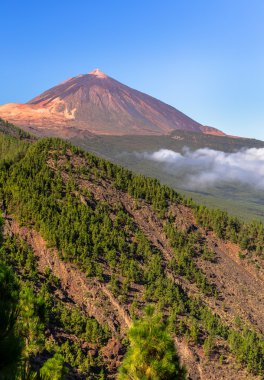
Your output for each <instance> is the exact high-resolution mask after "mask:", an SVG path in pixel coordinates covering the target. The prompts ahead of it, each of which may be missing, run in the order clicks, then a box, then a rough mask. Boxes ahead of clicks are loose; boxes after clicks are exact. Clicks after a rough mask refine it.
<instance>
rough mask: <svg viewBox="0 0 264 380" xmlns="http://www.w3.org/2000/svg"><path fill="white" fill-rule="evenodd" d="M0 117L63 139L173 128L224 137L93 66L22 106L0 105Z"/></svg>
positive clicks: (163, 132) (157, 132) (154, 132)
mask: <svg viewBox="0 0 264 380" xmlns="http://www.w3.org/2000/svg"><path fill="white" fill-rule="evenodd" d="M0 117H2V118H4V119H7V120H9V121H10V122H13V123H15V124H17V125H19V126H23V127H25V128H33V130H34V131H35V133H37V134H40V135H46V136H54V135H57V136H59V137H64V138H68V137H73V136H82V135H83V134H88V135H91V134H96V135H166V134H168V133H170V132H172V131H174V130H184V131H192V132H200V133H205V134H213V135H224V133H223V132H221V131H219V130H217V129H215V128H211V127H207V126H203V125H201V124H200V123H198V122H196V121H194V120H192V119H191V118H190V117H188V116H186V115H184V114H183V113H182V112H180V111H178V110H177V109H175V108H174V107H172V106H169V105H168V104H165V103H163V102H161V101H160V100H157V99H155V98H153V97H151V96H149V95H146V94H144V93H142V92H140V91H137V90H134V89H132V88H130V87H128V86H125V85H124V84H122V83H120V82H118V81H116V80H115V79H113V78H110V77H108V76H107V75H106V74H104V73H102V72H101V71H100V70H98V69H96V70H94V71H92V72H91V73H89V74H84V75H79V76H77V77H74V78H71V79H69V80H66V81H65V82H63V83H61V84H59V85H58V86H55V87H53V88H51V89H49V90H47V91H45V92H44V93H43V94H41V95H39V96H37V97H35V98H34V99H32V100H31V101H29V102H28V103H27V104H6V105H2V106H0Z"/></svg>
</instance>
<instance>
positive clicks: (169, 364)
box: [118, 307, 186, 380]
mask: <svg viewBox="0 0 264 380" xmlns="http://www.w3.org/2000/svg"><path fill="white" fill-rule="evenodd" d="M128 336H129V340H130V348H129V350H128V352H127V354H126V355H125V358H124V361H123V363H122V365H121V367H120V369H119V374H118V380H165V379H166V380H170V379H171V380H184V379H186V375H185V368H184V367H182V366H181V364H180V361H179V357H178V355H177V352H176V348H175V344H174V341H173V339H172V338H171V336H170V335H169V333H168V330H167V326H166V325H165V323H164V322H163V321H162V318H161V316H160V315H158V314H155V313H154V309H153V308H152V307H148V308H147V309H146V314H145V316H144V318H143V319H141V320H138V321H136V322H134V324H133V325H132V327H131V328H130V330H129V333H128Z"/></svg>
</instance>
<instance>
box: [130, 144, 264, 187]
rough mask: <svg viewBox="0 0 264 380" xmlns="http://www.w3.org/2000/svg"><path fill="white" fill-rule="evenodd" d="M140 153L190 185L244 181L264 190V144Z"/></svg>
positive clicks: (199, 185)
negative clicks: (226, 149)
mask: <svg viewBox="0 0 264 380" xmlns="http://www.w3.org/2000/svg"><path fill="white" fill-rule="evenodd" d="M136 155H137V157H140V158H145V159H148V160H152V161H155V162H160V163H161V164H162V165H163V167H164V170H166V171H168V172H169V173H170V174H173V175H175V177H178V178H181V181H182V185H183V186H185V187H188V188H190V189H204V188H207V187H210V186H214V185H217V184H221V183H224V182H240V183H241V184H244V185H249V186H251V187H254V188H256V189H260V190H264V148H260V149H257V148H250V149H242V150H240V151H238V152H234V153H225V152H222V151H217V150H213V149H209V148H202V149H197V150H195V151H191V150H190V149H188V148H184V149H183V151H182V153H178V152H174V151H173V150H168V149H160V150H158V151H156V152H152V153H148V152H145V153H136Z"/></svg>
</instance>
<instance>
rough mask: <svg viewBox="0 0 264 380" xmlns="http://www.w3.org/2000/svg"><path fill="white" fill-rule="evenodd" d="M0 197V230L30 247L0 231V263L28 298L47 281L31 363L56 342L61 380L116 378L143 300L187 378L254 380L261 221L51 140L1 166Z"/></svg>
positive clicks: (259, 365) (259, 349)
mask: <svg viewBox="0 0 264 380" xmlns="http://www.w3.org/2000/svg"><path fill="white" fill-rule="evenodd" d="M0 158H2V157H0ZM0 194H1V198H2V200H3V208H4V214H5V225H6V236H10V238H11V239H13V240H14V239H17V241H20V242H22V243H23V247H24V249H25V246H28V250H29V251H30V252H31V256H30V255H29V254H26V253H25V255H28V256H29V257H31V259H29V257H28V259H26V257H24V258H23V260H22V259H21V257H20V256H21V249H20V251H19V250H18V252H20V256H19V255H17V254H16V249H14V242H13V243H12V244H13V245H12V244H11V242H10V241H9V240H8V239H7V243H6V244H7V248H6V249H7V253H8V252H9V254H6V255H5V254H4V251H1V256H0V258H1V260H5V261H6V262H7V263H8V264H9V265H12V266H13V267H14V268H15V270H16V271H17V273H18V275H19V276H20V277H21V281H26V280H27V281H31V283H33V285H32V288H33V289H34V292H35V293H36V295H38V294H39V292H40V288H41V289H42V287H41V284H43V282H44V283H47V286H46V288H47V290H46V291H47V292H48V294H49V296H48V294H46V293H45V292H44V290H43V289H42V290H41V291H42V293H41V294H43V292H44V294H46V299H47V300H48V299H49V302H46V303H47V305H46V306H45V308H46V309H47V310H46V314H45V315H46V319H45V320H43V325H44V326H43V329H44V332H45V337H46V338H45V339H46V343H45V348H46V351H45V350H43V347H40V348H39V351H38V352H37V353H35V354H34V355H32V360H33V363H35V364H34V365H35V366H36V368H37V367H38V365H39V364H38V363H39V362H40V361H45V360H46V359H47V357H49V356H51V355H52V353H53V352H54V351H53V350H54V349H55V348H56V350H58V352H60V353H61V354H62V355H63V357H64V361H65V362H66V363H67V365H68V368H69V371H70V372H69V378H78V379H83V378H91V379H97V378H98V379H99V378H100V379H101V378H102V376H103V375H102V371H103V372H104V373H105V378H107V379H108V378H109V379H111V378H115V376H116V370H117V367H118V366H119V364H120V361H121V360H122V356H123V354H124V352H125V350H126V346H125V345H124V340H123V339H124V338H125V336H126V331H127V327H128V326H129V324H130V323H131V319H132V318H133V317H135V316H136V317H138V316H140V315H142V311H143V309H144V307H145V306H146V305H147V304H149V303H153V304H155V305H156V306H157V308H158V309H159V310H161V311H162V313H163V315H164V318H165V319H166V320H167V322H168V323H169V326H170V331H171V334H172V335H173V337H174V338H175V342H176V344H177V347H178V350H179V353H180V356H181V358H182V360H183V361H184V362H185V363H186V365H187V368H188V372H189V374H190V378H191V379H208V380H209V379H221V378H229V379H237V378H241V379H259V378H261V375H262V374H263V369H264V363H263V354H264V345H263V333H264V325H263V319H262V315H263V306H262V305H263V303H264V300H263V294H264V282H263V281H264V272H263V246H264V241H263V239H264V233H263V231H264V230H263V225H262V224H261V223H252V224H244V223H241V222H240V221H239V220H237V219H235V218H231V217H229V216H228V215H227V214H226V213H223V212H220V211H210V210H208V209H206V208H204V207H199V206H197V205H195V204H193V203H192V202H190V201H188V200H186V199H185V198H183V197H182V196H181V195H179V194H178V193H176V192H175V191H173V190H172V189H170V188H168V187H166V186H162V185H160V184H159V183H158V181H156V180H153V179H148V178H146V177H143V176H136V175H133V174H132V173H131V172H129V171H127V170H125V169H122V168H121V167H118V166H115V165H113V164H111V163H109V162H108V161H105V160H103V159H100V158H97V157H96V156H93V155H91V154H88V153H85V152H83V151H82V150H80V149H79V148H76V147H74V146H72V145H70V144H68V143H66V142H63V141H61V140H58V139H44V140H40V141H38V142H34V143H33V144H31V146H30V147H29V148H28V149H27V151H26V152H23V154H22V156H20V157H17V156H15V162H14V163H13V164H12V165H10V164H9V165H3V166H2V170H1V176H0ZM22 243H21V244H22ZM32 254H33V256H32ZM32 260H33V261H34V263H32V264H30V263H31V261H32ZM23 263H24V264H23ZM25 263H27V264H26V265H25ZM31 268H34V271H33V272H32V269H31ZM52 276H53V277H52ZM49 289H50V290H49ZM49 297H52V298H51V300H50V298H49ZM52 302H54V304H55V306H54V308H53V309H52V310H53V311H52V312H48V311H49V310H50V309H49V307H50V305H52ZM65 309H67V310H68V311H66V310H65ZM72 314H74V315H72ZM86 320H87V321H88V328H86V327H85V326H86V324H85V321H86ZM93 324H95V327H94V329H93V330H92V328H91V326H92V325H93ZM106 324H107V328H106V326H105V325H106ZM92 331H93V332H94V333H92ZM50 340H52V341H53V342H54V347H55V348H51V346H50V343H49V344H48V342H50ZM85 358H89V361H88V362H87V361H86V359H85ZM99 376H101V377H99Z"/></svg>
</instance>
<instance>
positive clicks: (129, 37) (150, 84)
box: [0, 0, 264, 140]
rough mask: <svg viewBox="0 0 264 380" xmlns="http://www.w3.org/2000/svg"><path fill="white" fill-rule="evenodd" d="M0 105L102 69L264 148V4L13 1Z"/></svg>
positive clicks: (2, 50) (249, 0) (8, 6)
mask: <svg viewBox="0 0 264 380" xmlns="http://www.w3.org/2000/svg"><path fill="white" fill-rule="evenodd" d="M0 12H1V23H0V38H1V40H0V41H1V44H0V54H1V59H0V89H1V91H0V104H4V103H8V102H21V103H22V102H26V101H27V100H29V99H31V98H33V97H34V96H35V95H38V94H39V93H41V92H42V91H44V90H46V89H48V88H50V87H52V86H54V85H56V84H58V83H59V82H61V81H63V80H65V79H67V78H69V77H72V76H76V75H78V74H84V73H87V72H89V71H91V70H92V69H94V68H97V67H99V68H100V69H101V70H102V71H104V72H105V73H106V74H108V75H109V76H112V77H114V78H115V79H117V80H119V81H121V82H123V83H125V84H127V85H129V86H131V87H133V88H136V89H138V90H141V91H143V92H146V93H148V94H150V95H152V96H155V97H157V98H159V99H161V100H163V101H165V102H166V103H169V104H171V105H173V106H174V107H176V108H178V109H179V110H181V111H183V112H184V113H186V114H187V115H189V116H191V117H192V118H194V119H195V120H197V121H199V122H200V123H202V124H205V125H211V126H214V127H217V128H220V129H222V130H224V131H225V132H227V133H230V134H234V135H240V136H248V137H255V138H259V139H263V140H264V22H263V20H264V1H263V0H229V1H227V0H214V1H213V0H188V1H185V0H181V1H178V0H174V1H173V0H171V1H170V0H163V1H161V0H141V1H138V0H133V1H130V0H126V1H122V0H119V1H116V0H111V1H109V0H108V1H106V0H105V1H104V0H103V1H99V0H97V1H90V0H75V1H73V0H61V1H58V0H57V1H50V0H45V1H36V0H35V1H23V0H20V1H12V0H8V1H6V0H1V6H0Z"/></svg>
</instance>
